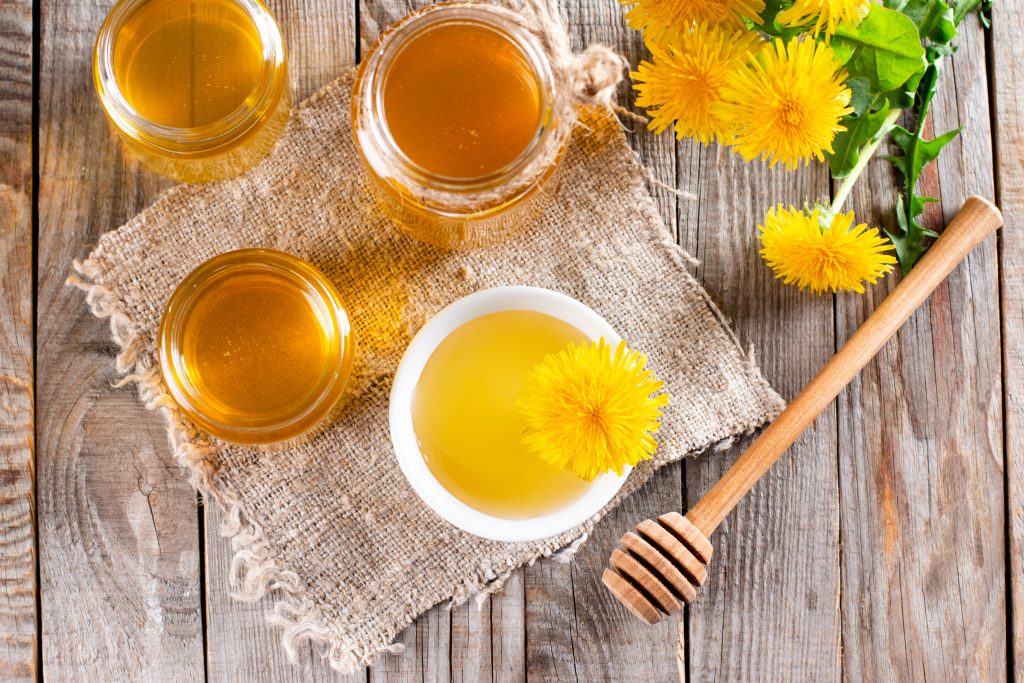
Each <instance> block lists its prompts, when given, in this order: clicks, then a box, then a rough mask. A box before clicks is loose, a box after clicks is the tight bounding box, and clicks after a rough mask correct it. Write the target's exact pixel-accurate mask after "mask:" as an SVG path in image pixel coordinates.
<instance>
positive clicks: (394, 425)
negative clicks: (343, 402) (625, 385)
mask: <svg viewBox="0 0 1024 683" xmlns="http://www.w3.org/2000/svg"><path fill="white" fill-rule="evenodd" d="M523 310H527V311H536V312H539V313H545V314H547V315H550V316H552V317H555V318H558V319H559V320H562V321H564V322H566V323H569V324H570V325H573V326H574V327H576V328H577V329H579V330H580V331H581V332H583V334H584V335H586V336H587V337H588V338H589V339H591V340H593V341H597V340H598V339H600V338H602V337H603V338H604V339H605V341H607V342H608V343H609V344H611V345H612V346H613V347H614V346H616V345H618V343H619V342H620V341H621V337H620V336H619V335H618V333H617V332H616V331H615V329H614V328H613V327H612V326H611V325H610V324H609V323H608V322H607V321H606V320H605V319H604V318H602V317H601V316H600V315H599V314H598V313H597V312H596V311H594V310H593V309H591V308H590V307H588V306H587V305H585V304H583V303H581V302H580V301H577V300H576V299H573V298H572V297H569V296H567V295H565V294H562V293H560V292H556V291H554V290H550V289H543V288H540V287H529V286H524V285H516V286H508V287H493V288H490V289H484V290H480V291H478V292H474V293H473V294H470V295H468V296H465V297H463V298H461V299H458V300H457V301H455V302H453V303H451V304H449V305H448V306H446V307H445V308H444V309H442V310H441V311H440V312H439V313H437V315H435V316H434V317H433V318H431V319H430V320H428V321H427V323H426V324H425V325H424V326H423V327H422V329H420V331H419V332H418V333H417V334H416V336H415V337H414V338H413V340H412V341H411V342H410V343H409V346H408V348H407V349H406V351H405V354H404V355H403V356H402V360H401V362H400V363H399V365H398V371H397V372H396V373H395V379H394V383H393V385H392V388H391V398H390V403H389V408H388V413H389V427H390V431H391V444H392V446H393V448H394V451H395V456H396V458H397V460H398V465H399V467H400V469H401V470H402V474H404V475H405V478H406V480H407V481H408V482H409V485H410V486H411V487H412V488H413V490H414V491H415V492H416V494H417V495H418V496H419V497H420V499H421V500H422V501H423V502H424V503H425V504H426V505H427V507H429V508H430V509H431V510H433V511H434V512H435V513H437V514H438V515H439V516H440V517H442V518H443V519H445V520H447V521H448V522H450V523H451V524H453V525H454V526H456V527H458V528H460V529H462V530H463V531H466V532H469V533H471V534H474V535H476V536H480V537H482V538H486V539H490V540H494V541H504V542H524V541H538V540H542V539H547V538H551V537H554V536H557V535H559V534H561V533H564V532H566V531H568V530H570V529H572V528H574V527H576V526H579V525H580V524H582V523H583V522H585V521H587V520H588V519H590V518H591V517H593V516H594V515H596V514H597V513H599V512H600V511H601V510H602V509H603V508H604V506H605V505H607V504H608V503H609V502H610V501H611V500H612V498H614V496H615V494H616V493H618V491H619V489H620V488H622V485H623V484H624V483H625V481H626V478H627V477H628V476H629V473H630V471H631V470H632V468H631V467H628V466H627V467H625V468H623V472H622V474H621V475H616V474H615V473H613V472H607V473H604V474H601V475H599V476H598V477H596V478H595V479H594V482H593V483H592V484H591V486H590V488H589V489H588V490H587V491H586V493H584V494H583V495H582V496H581V497H579V498H577V499H576V500H574V501H573V502H571V503H569V504H568V505H566V506H565V507H564V508H561V509H559V510H556V511H555V512H551V513H548V514H545V515H541V516H539V517H529V518H524V519H506V518H503V517H496V516H494V515H489V514H487V513H485V512H482V511H480V510H477V509H476V508H473V507H471V506H469V505H467V504H466V503H464V502H462V501H461V500H459V499H458V498H457V497H456V496H455V495H453V494H452V493H450V492H449V491H448V490H447V489H446V488H444V486H443V485H442V484H441V483H440V482H439V481H438V480H437V478H436V477H435V476H434V475H433V473H432V472H431V471H430V468H428V467H427V464H426V461H425V460H424V458H423V455H422V453H421V451H420V448H419V444H418V442H417V439H416V433H415V430H414V428H413V424H412V395H413V391H414V390H415V388H416V384H417V383H418V382H419V378H420V375H421V374H422V372H423V368H424V366H425V365H426V363H427V361H428V360H429V358H430V357H431V355H432V354H433V352H434V350H435V349H436V348H437V347H438V345H439V344H440V343H441V342H442V341H443V340H444V339H446V338H447V337H448V335H449V334H451V333H452V332H453V331H454V330H456V329H457V328H459V327H461V326H462V325H464V324H466V323H468V322H469V321H471V320H474V319H476V318H479V317H481V316H484V315H488V314H490V313H498V312H502V311H523Z"/></svg>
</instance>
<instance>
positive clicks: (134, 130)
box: [95, 0, 288, 181]
mask: <svg viewBox="0 0 1024 683" xmlns="http://www.w3.org/2000/svg"><path fill="white" fill-rule="evenodd" d="M95 76H96V87H97V91H98V92H99V95H100V100H101V102H102V103H103V106H104V110H105V111H106V113H107V115H108V117H109V118H110V120H111V122H112V123H113V124H114V126H115V128H116V129H117V130H118V132H119V133H120V134H121V135H122V137H123V139H124V140H125V142H127V143H128V145H129V147H131V148H132V149H133V150H134V151H135V152H136V153H137V154H138V155H139V156H140V157H141V158H142V160H143V161H144V162H146V163H147V164H148V165H150V166H151V167H153V168H154V169H155V170H157V171H160V172H162V173H166V174H168V175H172V176H174V177H176V178H179V179H182V180H187V181H202V180H213V179H217V178H221V177H226V176H228V175H233V174H235V173H238V172H241V171H243V170H245V169H246V168H248V167H249V166H251V165H252V164H254V163H255V162H256V161H258V160H259V158H261V157H262V156H263V155H265V154H266V153H267V152H268V151H269V149H270V147H271V146H272V145H273V142H274V141H275V140H276V138H277V136H278V135H279V133H280V131H281V129H282V127H283V125H284V120H285V118H286V117H287V112H288V96H287V91H288V87H287V85H288V84H287V75H286V68H285V56H284V46H283V44H282V42H281V37H280V32H279V31H278V28H277V25H276V23H275V22H274V20H273V17H271V16H270V14H269V12H268V11H267V9H266V7H264V6H263V5H262V4H261V3H260V2H259V0H190V1H188V2H184V1H181V0H122V2H120V3H119V4H118V5H117V6H115V8H114V9H113V10H112V11H111V13H110V15H108V17H107V20H106V21H105V22H104V25H103V27H102V28H101V30H100V34H99V38H98V39H97V45H96V65H95Z"/></svg>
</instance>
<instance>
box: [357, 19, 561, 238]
mask: <svg viewBox="0 0 1024 683" xmlns="http://www.w3.org/2000/svg"><path fill="white" fill-rule="evenodd" d="M554 97H555V79H554V76H553V74H552V68H551V64H550V63H549V60H548V58H547V56H546V54H545V52H544V50H543V49H542V46H541V43H540V41H539V40H538V38H537V36H536V35H535V34H534V33H533V32H532V30H531V29H530V27H529V26H527V25H526V24H525V23H524V22H523V21H522V20H521V19H519V18H518V17H517V15H515V14H514V13H512V12H509V11H507V10H500V9H498V8H494V7H490V6H487V5H482V4H481V5H464V4H440V5H434V6H431V7H428V8H426V9H424V10H421V11H419V12H415V13H413V14H411V15H409V16H407V17H405V18H404V19H402V20H401V21H399V22H398V23H397V24H395V25H394V26H392V27H391V28H390V29H388V30H387V31H386V32H385V33H384V34H383V35H382V36H381V37H380V39H379V40H378V41H377V44H376V45H375V46H374V48H373V50H372V51H371V53H370V54H369V56H368V57H367V58H366V59H365V60H364V61H363V63H362V64H361V66H360V68H359V71H358V74H357V76H356V81H355V86H354V89H353V95H352V131H353V136H354V139H355V144H356V147H357V149H358V150H359V152H360V154H361V156H362V158H363V161H364V162H365V165H366V167H367V169H368V171H369V174H370V176H371V177H372V182H371V188H372V190H373V192H374V194H375V195H376V197H377V200H378V203H379V204H380V206H381V207H382V209H383V210H384V212H385V213H386V214H387V215H388V216H389V217H390V218H391V219H392V220H394V221H395V222H396V223H397V224H398V225H399V226H400V227H401V228H403V229H404V230H405V231H406V232H408V233H409V234H411V235H413V236H414V237H416V238H418V239H420V240H423V241H425V242H427V243H430V244H433V245H435V246H439V247H444V248H466V247H479V246H485V245H488V244H493V243H495V242H498V241H501V240H503V239H505V238H507V237H509V236H511V235H514V234H515V233H517V232H518V231H520V230H522V229H523V228H524V227H526V226H527V225H529V223H530V219H531V217H532V216H534V215H536V213H537V211H538V210H539V208H540V195H541V193H540V192H538V189H539V188H540V186H541V184H542V183H543V182H544V181H545V180H547V179H548V178H549V176H551V175H552V173H553V171H554V170H555V168H556V166H557V164H558V161H559V159H560V158H561V154H562V148H563V145H562V144H561V143H560V142H559V141H558V139H557V136H556V135H555V134H554V131H555V128H556V123H557V122H556V121H555V120H554V116H553V111H554Z"/></svg>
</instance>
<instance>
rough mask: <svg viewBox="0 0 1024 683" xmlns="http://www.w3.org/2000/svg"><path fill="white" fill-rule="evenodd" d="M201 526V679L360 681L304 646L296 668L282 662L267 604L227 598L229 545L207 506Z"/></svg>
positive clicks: (215, 510) (217, 682) (213, 682)
mask: <svg viewBox="0 0 1024 683" xmlns="http://www.w3.org/2000/svg"><path fill="white" fill-rule="evenodd" d="M203 515H204V522H205V527H206V534H205V537H206V554H205V560H206V661H207V669H206V680H207V681H209V683H231V682H234V681H274V682H275V683H276V682H280V683H299V682H300V681H325V682H326V681H331V682H334V683H360V682H364V681H366V672H365V671H359V672H357V673H354V674H350V675H342V674H339V673H338V672H336V671H334V670H333V669H331V667H330V666H329V665H328V663H327V661H326V660H325V659H323V658H322V657H321V656H320V654H319V652H317V651H316V649H315V648H314V647H312V646H311V645H310V644H309V643H304V644H303V645H302V646H300V648H299V653H298V654H299V660H298V662H297V663H296V664H292V663H291V662H289V661H288V658H287V656H286V654H285V651H284V648H283V647H281V641H280V631H279V629H277V628H276V627H273V626H270V625H269V624H268V623H267V621H266V615H267V613H268V612H270V611H271V610H272V607H271V605H270V600H263V601H261V602H258V603H249V602H239V601H237V600H235V599H233V598H232V597H231V596H230V595H229V594H228V587H227V576H228V569H229V567H230V563H231V553H230V552H229V550H230V542H229V541H228V539H225V538H221V537H220V534H219V533H218V530H219V529H220V525H221V523H222V521H223V519H224V516H223V514H222V513H221V511H220V508H219V507H218V506H217V505H216V504H213V503H210V504H208V505H204V506H203Z"/></svg>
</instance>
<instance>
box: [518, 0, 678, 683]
mask: <svg viewBox="0 0 1024 683" xmlns="http://www.w3.org/2000/svg"><path fill="white" fill-rule="evenodd" d="M562 10H563V14H564V17H565V19H566V25H567V27H568V29H569V34H570V36H571V37H572V41H573V47H574V49H576V50H582V49H584V48H585V47H586V46H587V45H591V44H594V43H603V44H605V45H608V46H610V47H612V48H613V49H615V50H616V51H618V52H619V53H620V54H622V55H624V56H625V57H626V59H627V60H628V61H629V63H630V64H631V65H635V64H637V63H638V62H639V61H640V59H642V58H644V57H645V56H646V55H647V52H646V50H645V49H644V47H643V42H642V39H641V37H640V34H639V33H638V32H637V31H634V30H632V29H629V28H628V27H626V24H625V21H624V19H623V12H622V7H621V6H620V5H619V4H618V3H617V2H615V1H614V0H585V1H583V2H563V3H562ZM616 99H617V100H618V102H619V104H621V105H623V106H626V107H631V105H632V102H633V93H632V91H631V88H630V83H629V80H628V78H627V79H624V80H623V82H622V84H621V85H620V86H619V89H618V92H617V98H616ZM624 125H625V127H626V129H627V139H628V140H629V143H630V145H631V146H632V147H633V149H635V150H637V151H638V153H639V154H640V155H641V158H643V159H644V162H645V164H646V165H647V168H648V170H649V171H650V173H651V175H652V176H653V177H654V178H656V179H657V180H658V181H659V182H661V183H664V184H665V185H667V186H669V187H675V186H676V169H675V141H674V139H673V137H672V136H671V135H662V136H655V135H652V134H650V133H649V132H648V131H647V130H646V129H645V127H644V125H643V124H642V123H638V122H635V121H632V120H629V121H625V123H624ZM650 189H651V191H652V194H653V196H654V198H655V200H656V202H657V204H658V208H659V211H660V213H661V215H662V218H663V219H664V220H665V222H666V224H667V225H668V227H669V230H671V231H672V232H673V233H675V232H676V215H677V206H676V202H677V197H676V196H675V195H673V194H672V193H670V192H668V191H667V190H665V189H664V188H662V187H658V186H657V185H654V184H653V183H652V184H651V187H650ZM681 468H682V466H681V464H678V463H677V464H674V465H671V466H669V467H665V468H663V469H662V470H661V471H659V472H658V473H657V474H656V475H655V476H654V477H653V478H652V480H651V481H649V482H648V483H647V484H646V485H645V486H644V487H643V489H642V490H641V491H640V492H639V493H637V494H636V495H634V496H631V497H629V498H628V499H626V500H625V501H623V503H622V504H621V505H620V506H619V507H618V508H616V509H615V510H614V511H612V512H611V513H610V514H609V515H608V516H607V517H606V518H604V519H603V520H602V521H601V522H600V524H598V525H597V527H596V528H595V529H594V531H593V532H592V533H591V535H590V539H589V540H588V541H587V542H586V543H585V544H583V546H582V547H581V548H580V549H579V551H578V552H577V553H576V556H575V558H574V560H573V562H572V563H571V564H561V563H559V562H558V561H556V560H541V561H540V562H538V563H537V564H536V565H534V566H533V567H530V568H528V569H527V570H526V591H527V592H526V655H527V676H528V680H531V681H545V682H546V681H570V680H572V681H617V682H619V681H621V682H623V683H627V682H634V681H636V682H644V683H650V681H669V680H673V679H675V678H676V676H677V670H678V667H677V665H676V660H675V655H676V646H675V641H676V631H677V629H678V627H679V621H680V619H681V614H680V613H677V614H676V615H674V616H673V617H672V618H670V619H665V620H664V622H662V623H661V624H658V625H657V626H653V627H650V628H643V629H641V628H638V626H637V623H636V619H635V617H633V616H632V615H631V614H629V613H628V612H627V611H626V610H625V609H623V607H622V606H621V605H620V604H618V601H617V600H616V599H615V597H614V596H613V595H612V594H611V593H609V592H608V590H607V589H606V588H605V587H604V585H603V584H602V583H601V574H602V572H603V571H604V567H605V565H606V563H607V561H608V555H609V553H611V551H612V549H613V548H614V547H615V545H616V543H617V542H618V539H619V537H620V536H621V535H622V533H623V531H625V530H626V529H631V528H632V527H633V526H634V525H635V524H636V523H637V522H639V521H640V520H642V519H645V518H647V517H651V516H656V515H658V514H661V513H662V512H665V511H666V510H678V509H679V508H680V506H681V505H682V492H681V489H682V486H681V479H682V475H681Z"/></svg>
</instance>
